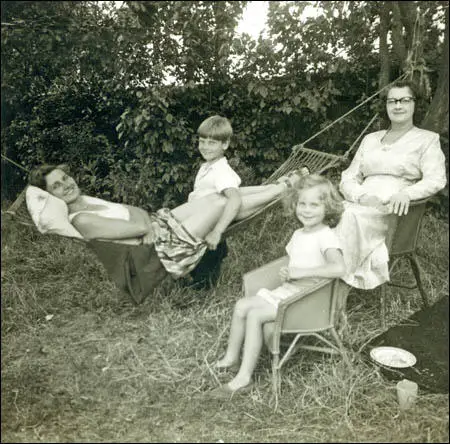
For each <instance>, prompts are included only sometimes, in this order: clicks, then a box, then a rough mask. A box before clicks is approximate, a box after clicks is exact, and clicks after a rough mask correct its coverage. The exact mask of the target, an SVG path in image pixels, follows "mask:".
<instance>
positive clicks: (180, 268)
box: [151, 208, 207, 278]
mask: <svg viewBox="0 0 450 444" xmlns="http://www.w3.org/2000/svg"><path fill="white" fill-rule="evenodd" d="M151 217H152V219H153V221H154V222H155V223H153V224H152V225H153V227H154V229H155V250H156V253H157V254H158V257H159V259H160V261H161V262H162V264H163V265H164V267H165V269H166V270H167V271H168V272H169V273H170V274H171V275H172V276H173V277H175V278H179V277H183V276H185V275H187V274H188V273H189V272H190V271H191V270H192V269H194V268H195V266H196V265H197V264H198V263H199V262H200V259H201V258H202V256H203V255H204V254H205V252H206V249H207V245H206V242H205V241H204V240H202V239H200V238H197V237H195V236H193V235H192V234H190V233H189V232H188V231H187V230H186V228H185V227H184V226H183V225H182V224H181V223H180V222H179V221H178V220H176V219H175V218H174V217H173V215H172V213H171V212H170V210H169V209H168V208H161V209H160V210H158V211H157V212H156V213H154V214H152V215H151Z"/></svg>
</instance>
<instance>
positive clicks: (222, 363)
mask: <svg viewBox="0 0 450 444" xmlns="http://www.w3.org/2000/svg"><path fill="white" fill-rule="evenodd" d="M237 365H238V361H235V360H232V359H228V358H227V357H224V358H222V359H219V360H218V361H217V362H216V363H215V364H214V367H215V368H230V367H235V366H237Z"/></svg>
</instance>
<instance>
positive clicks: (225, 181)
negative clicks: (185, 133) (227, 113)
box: [188, 115, 242, 250]
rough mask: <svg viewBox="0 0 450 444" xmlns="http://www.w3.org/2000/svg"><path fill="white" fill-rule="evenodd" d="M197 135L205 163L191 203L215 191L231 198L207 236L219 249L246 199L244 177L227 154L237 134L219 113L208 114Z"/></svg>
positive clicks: (206, 239) (211, 244)
mask: <svg viewBox="0 0 450 444" xmlns="http://www.w3.org/2000/svg"><path fill="white" fill-rule="evenodd" d="M197 134H198V135H199V142H198V149H199V151H200V154H201V155H202V157H203V159H204V160H205V162H204V163H203V164H202V165H201V166H200V169H199V171H198V173H197V175H196V177H195V182H194V190H193V191H192V192H191V193H190V194H189V197H188V202H190V201H192V200H195V199H200V198H202V197H204V196H207V195H208V194H212V193H218V194H221V195H223V196H225V198H226V199H227V202H226V204H225V207H224V210H223V212H222V215H221V217H220V218H219V220H218V221H217V223H216V225H215V227H214V228H213V229H212V230H211V232H209V233H208V234H207V235H206V237H205V241H206V243H207V245H208V248H209V249H211V250H215V249H216V247H217V245H218V244H219V242H220V239H221V237H222V234H223V232H224V231H225V229H226V228H227V227H228V225H230V223H231V222H232V221H233V220H234V219H235V217H236V215H237V214H238V212H239V209H240V207H241V202H242V200H241V196H240V194H239V191H238V188H239V185H240V184H241V178H240V177H239V176H238V174H237V173H236V172H235V171H234V170H233V169H232V168H231V167H230V165H229V164H228V160H227V158H226V157H225V151H226V150H227V148H228V146H229V144H230V139H231V136H232V134H233V129H232V127H231V124H230V122H229V120H228V119H227V118H225V117H221V116H217V115H216V116H211V117H208V118H207V119H206V120H204V121H203V122H202V124H201V125H200V126H199V128H198V130H197Z"/></svg>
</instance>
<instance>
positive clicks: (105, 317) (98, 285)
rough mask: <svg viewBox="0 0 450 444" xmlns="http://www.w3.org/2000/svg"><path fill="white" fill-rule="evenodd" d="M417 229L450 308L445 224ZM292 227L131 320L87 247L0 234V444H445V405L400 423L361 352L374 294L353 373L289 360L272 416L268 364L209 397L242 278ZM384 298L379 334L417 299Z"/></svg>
mask: <svg viewBox="0 0 450 444" xmlns="http://www.w3.org/2000/svg"><path fill="white" fill-rule="evenodd" d="M424 223H425V225H424V229H423V230H422V239H421V241H420V245H421V248H420V254H421V259H422V264H423V268H424V271H425V275H426V276H427V278H426V279H425V286H426V290H427V291H428V293H429V294H430V296H431V297H432V298H433V299H434V300H437V299H439V298H441V297H448V247H447V246H448V242H447V241H446V239H447V238H448V225H447V224H446V223H445V222H443V221H442V220H438V219H436V218H434V217H433V216H432V215H431V214H427V216H426V218H425V221H424ZM274 227H276V229H274ZM294 228H295V221H293V220H291V219H286V218H285V217H284V216H283V215H278V214H274V213H270V214H268V215H267V216H266V217H265V218H264V219H262V220H260V221H257V222H255V224H253V226H251V227H249V230H246V231H245V232H241V233H239V234H238V235H236V236H234V237H233V238H232V239H230V240H229V256H228V257H227V258H226V260H225V262H224V267H223V272H222V275H221V278H220V280H219V283H218V285H217V286H216V288H214V289H213V290H210V291H203V290H202V291H200V290H197V291H195V290H192V289H188V288H183V287H182V286H181V285H180V284H179V283H176V282H172V281H170V280H167V281H165V282H164V283H163V285H162V286H161V287H160V288H159V289H158V290H157V291H156V292H155V295H154V297H153V298H152V299H151V300H147V301H145V303H144V304H142V305H141V306H138V307H136V306H134V305H133V304H132V303H131V302H130V301H129V300H127V299H126V298H125V297H124V296H123V295H122V294H120V293H119V292H118V291H117V290H116V289H115V287H114V286H113V285H112V283H111V282H110V281H109V279H108V277H107V275H106V273H105V272H104V270H103V269H102V267H101V265H100V264H99V263H98V262H97V261H96V258H95V257H94V256H93V255H92V254H91V253H90V252H89V251H88V250H86V249H85V248H84V247H83V246H82V245H80V244H78V243H75V242H72V241H70V240H67V239H61V238H55V237H50V236H41V235H39V234H37V233H36V232H35V231H33V230H30V229H28V228H25V227H21V226H16V225H15V224H14V223H12V222H9V221H4V222H3V223H2V442H39V441H46V442H50V441H56V442H80V441H83V442H177V441H179V442H448V439H449V438H448V396H446V395H435V394H426V393H422V396H421V397H420V399H419V402H418V403H417V406H416V407H414V408H413V409H412V410H410V411H407V412H401V411H400V410H399V408H398V405H397V401H396V397H395V390H394V384H393V383H392V382H389V381H387V380H385V379H384V378H383V377H382V375H381V374H380V373H379V371H378V370H377V369H376V368H375V367H374V366H373V365H371V364H370V363H368V362H367V361H366V360H364V359H363V357H362V356H361V355H360V354H359V353H358V349H360V348H361V347H362V346H363V344H365V343H367V342H368V341H370V339H372V338H373V337H375V336H376V335H378V334H379V333H381V331H382V330H381V323H380V319H379V313H378V293H377V292H376V291H372V292H358V291H352V293H351V294H350V297H349V301H348V305H349V307H348V318H349V325H348V328H347V329H346V330H345V332H344V339H345V341H346V344H347V346H348V348H349V349H352V350H354V351H352V352H350V356H351V359H352V365H351V367H350V368H349V367H348V366H346V365H345V363H344V362H343V361H341V360H340V359H339V358H337V357H333V358H330V357H328V356H322V355H319V354H317V353H314V352H303V353H298V354H297V355H295V356H294V357H293V358H292V359H291V360H290V361H288V363H287V364H286V366H285V368H283V371H282V396H281V399H280V402H279V407H278V410H277V411H276V412H274V410H273V406H274V403H273V396H272V392H271V380H270V357H269V356H268V354H267V352H265V353H264V354H263V356H262V358H261V361H260V363H259V365H258V367H257V370H256V373H255V381H256V386H255V388H254V389H253V391H252V392H251V393H250V394H247V395H245V396H239V397H235V398H233V400H232V401H231V402H220V401H217V400H213V399H211V398H209V397H208V392H209V391H210V390H211V389H212V388H214V387H216V386H217V385H218V384H219V383H223V382H225V381H227V380H228V379H229V378H230V377H231V373H230V372H217V371H216V370H214V369H213V367H212V363H213V362H214V360H215V359H217V357H218V356H220V354H221V353H222V352H223V351H224V347H225V344H226V339H227V334H228V324H229V319H230V315H231V310H232V308H233V304H234V302H235V300H236V299H237V298H238V297H240V290H241V276H242V273H243V272H245V271H248V270H250V269H252V268H254V267H256V266H258V265H260V264H262V263H265V262H267V261H269V260H271V259H274V258H276V257H278V256H280V255H282V254H284V246H285V245H286V242H287V240H288V239H289V237H290V235H291V233H292V230H293V229H294ZM406 271H407V269H406V268H403V269H402V270H401V271H400V275H402V274H406ZM400 277H402V276H400ZM388 294H389V301H390V305H389V312H388V319H387V320H388V325H394V324H395V323H397V322H399V320H401V319H402V318H405V317H407V316H409V315H410V314H411V313H413V312H414V311H416V310H418V309H419V308H420V297H419V295H418V294H417V292H415V291H407V290H401V291H400V290H393V289H390V290H389V293H388Z"/></svg>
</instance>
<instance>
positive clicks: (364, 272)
mask: <svg viewBox="0 0 450 444" xmlns="http://www.w3.org/2000/svg"><path fill="white" fill-rule="evenodd" d="M417 99H418V95H417V93H416V90H415V88H414V86H413V84H411V83H409V82H401V83H394V84H393V85H392V86H391V87H390V88H389V90H388V93H387V98H386V111H387V115H388V117H389V119H390V123H391V124H390V127H389V129H387V130H381V131H376V132H374V133H371V134H368V135H367V136H365V137H364V139H363V140H362V142H361V145H360V147H359V149H358V151H357V152H356V154H355V157H354V159H353V161H352V163H351V165H350V166H349V168H347V169H346V170H345V171H343V172H342V176H341V182H340V191H341V192H342V194H343V195H344V197H345V199H346V202H345V211H344V214H343V216H342V219H341V222H340V223H339V225H338V226H337V227H336V231H337V233H338V235H339V236H340V238H341V240H342V242H343V249H344V251H343V252H344V259H345V262H346V267H347V274H346V276H345V277H344V280H345V282H347V284H349V285H351V286H352V287H356V288H361V289H371V288H374V287H377V286H378V285H381V284H383V283H384V282H386V281H388V280H389V269H388V261H389V257H388V250H387V247H386V243H385V241H386V235H387V232H388V227H389V225H390V222H391V220H392V218H393V217H395V215H399V216H401V215H403V214H407V213H408V208H409V204H410V202H411V201H412V200H417V199H422V198H426V197H429V196H432V195H433V194H435V193H437V192H438V191H439V190H441V189H443V188H444V187H445V184H446V174H445V157H444V154H443V152H442V150H441V147H440V142H439V134H437V133H434V132H432V131H427V130H424V129H421V128H418V127H417V126H415V125H414V123H413V116H414V111H415V103H416V100H417Z"/></svg>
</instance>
